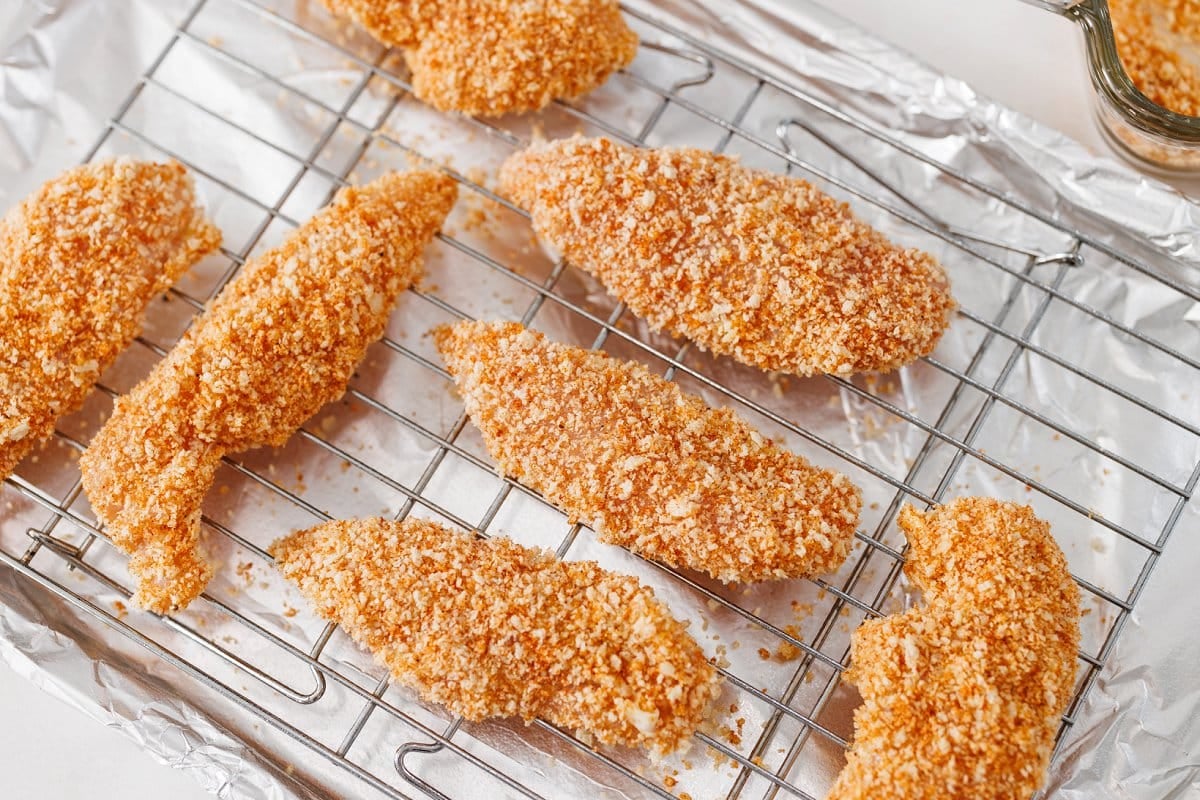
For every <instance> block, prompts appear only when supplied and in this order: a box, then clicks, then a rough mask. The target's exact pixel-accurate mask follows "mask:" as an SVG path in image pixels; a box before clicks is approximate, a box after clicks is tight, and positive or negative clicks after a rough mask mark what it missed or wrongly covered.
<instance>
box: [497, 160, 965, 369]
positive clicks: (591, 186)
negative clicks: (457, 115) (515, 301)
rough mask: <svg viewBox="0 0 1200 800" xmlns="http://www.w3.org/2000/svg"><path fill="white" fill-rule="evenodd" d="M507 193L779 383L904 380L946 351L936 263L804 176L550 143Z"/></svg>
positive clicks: (581, 251)
mask: <svg viewBox="0 0 1200 800" xmlns="http://www.w3.org/2000/svg"><path fill="white" fill-rule="evenodd" d="M500 189H501V191H502V192H504V193H505V194H507V195H508V196H509V197H510V198H512V200H513V201H514V202H516V203H517V204H518V205H520V206H522V207H524V208H525V209H527V210H528V211H529V213H530V214H531V216H532V218H533V226H534V229H535V230H536V231H537V233H538V234H539V235H541V236H542V237H544V238H545V239H547V240H548V241H549V242H550V243H552V244H553V245H554V246H555V247H557V248H558V249H559V250H561V251H562V253H563V254H564V255H565V256H566V258H567V260H568V261H570V263H571V264H573V265H575V266H577V267H579V268H581V269H584V270H587V271H588V272H590V273H591V274H593V275H594V276H596V278H598V279H599V280H600V282H601V283H603V284H604V285H605V286H606V287H607V288H608V290H609V291H610V292H612V293H613V294H614V295H615V296H616V297H617V298H619V299H620V300H622V301H624V302H625V303H626V304H628V306H629V308H631V309H632V310H633V312H634V313H635V314H637V315H638V316H640V317H643V318H645V319H646V321H647V322H649V323H650V325H651V327H653V328H654V329H655V330H667V331H670V332H671V333H672V334H675V335H679V336H684V337H687V338H689V339H691V340H693V341H694V342H696V343H697V344H699V345H701V346H702V347H704V348H706V349H708V350H710V351H712V352H713V353H716V354H718V355H727V356H731V357H733V358H735V359H737V360H738V361H741V362H742V363H745V364H749V365H751V366H756V367H760V368H762V369H765V370H768V371H773V372H786V373H793V374H796V375H813V374H816V373H836V374H841V375H845V374H849V373H854V372H864V371H871V370H889V369H895V368H897V367H900V366H902V365H904V364H907V363H909V362H910V361H912V360H914V359H915V358H917V357H919V356H922V355H926V354H928V353H930V352H931V351H932V350H933V349H934V347H935V346H936V345H937V343H938V340H939V339H940V338H941V336H942V332H943V331H944V330H945V329H946V327H947V325H949V323H950V314H951V311H952V310H953V309H954V307H955V305H954V300H953V299H952V298H951V297H950V290H949V283H948V281H947V279H946V276H945V274H944V273H943V272H942V269H941V267H940V266H939V265H938V264H937V262H936V261H935V260H934V259H933V257H932V256H930V255H928V254H926V253H923V252H921V251H919V250H911V249H910V250H906V249H902V248H900V247H897V246H896V245H894V244H892V243H891V242H889V241H888V240H887V239H885V238H884V236H883V235H882V234H880V233H879V232H878V231H876V230H874V229H873V228H871V227H870V226H869V225H867V224H865V223H863V222H861V221H860V220H858V219H857V218H856V217H855V216H854V215H853V214H852V213H851V211H850V208H849V206H847V205H846V204H845V203H839V202H837V201H836V200H834V199H833V198H831V197H828V196H826V195H824V194H822V193H821V192H820V191H818V190H817V189H816V188H815V187H813V186H812V185H811V184H809V183H807V182H805V181H803V180H800V179H799V178H791V177H787V176H783V175H776V174H773V173H768V172H759V171H755V170H750V169H747V168H745V167H742V166H741V165H740V164H738V163H737V161H736V160H735V159H732V158H729V157H726V156H720V155H714V154H713V153H710V152H708V151H707V150H697V149H692V148H665V149H661V150H643V149H636V148H632V147H625V146H622V145H619V144H616V143H614V142H612V141H610V140H608V139H585V138H581V137H575V138H572V139H564V140H559V141H553V142H545V143H539V144H535V145H533V146H532V147H530V148H529V149H527V150H525V151H523V152H520V153H517V154H515V155H513V156H512V157H510V158H509V159H508V161H506V162H505V164H504V165H503V166H502V167H501V170H500Z"/></svg>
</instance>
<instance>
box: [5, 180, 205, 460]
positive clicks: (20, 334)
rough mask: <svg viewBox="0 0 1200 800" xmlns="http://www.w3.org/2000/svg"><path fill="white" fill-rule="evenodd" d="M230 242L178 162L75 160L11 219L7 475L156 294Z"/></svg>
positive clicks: (117, 349)
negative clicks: (208, 217) (81, 162)
mask: <svg viewBox="0 0 1200 800" xmlns="http://www.w3.org/2000/svg"><path fill="white" fill-rule="evenodd" d="M220 243H221V233H220V231H218V230H217V229H216V228H215V227H214V226H213V225H211V224H209V223H208V222H207V221H206V220H205V219H204V214H203V212H202V211H201V209H200V208H199V207H198V205H197V203H196V196H195V190H194V187H193V185H192V179H191V176H190V175H188V173H187V171H186V170H185V169H184V168H183V166H182V165H181V164H178V163H175V162H170V163H166V164H156V163H152V162H147V161H137V160H134V159H131V158H118V159H114V160H108V161H101V162H97V163H94V164H87V165H84V166H80V167H75V168H74V169H70V170H67V171H66V172H64V173H63V174H61V175H59V176H58V177H56V178H53V179H51V180H50V181H48V182H47V183H45V184H43V185H42V186H41V187H40V188H39V189H37V190H36V191H34V192H33V193H32V194H30V195H29V196H28V197H27V198H25V200H23V201H22V202H21V203H19V204H18V205H16V206H15V207H13V208H12V209H10V210H9V211H8V213H7V214H5V215H4V217H3V219H0V480H3V479H4V478H7V477H8V476H9V475H10V474H11V473H12V471H13V470H14V469H15V468H16V466H17V464H18V463H19V462H20V461H21V459H22V458H24V457H25V456H26V455H27V454H28V453H29V451H30V450H32V449H33V448H34V446H35V445H36V444H37V443H38V442H40V441H42V440H44V439H46V438H48V437H49V436H50V435H51V434H52V433H53V432H54V424H55V422H56V421H57V420H58V418H59V417H61V416H63V415H64V414H68V413H70V412H72V411H74V410H76V409H78V408H79V407H80V406H81V405H82V404H83V401H84V398H85V397H86V396H87V394H88V393H89V392H90V391H91V389H92V385H93V384H94V383H95V382H96V379H97V378H99V377H100V373H102V372H103V371H104V370H105V369H107V368H108V366H109V365H110V364H112V363H113V361H114V360H116V357H117V356H118V355H119V354H120V353H121V351H123V350H124V349H125V348H126V347H128V346H129V344H130V343H131V342H132V341H133V339H134V337H135V336H137V334H138V333H139V331H140V330H141V324H142V315H143V314H144V312H145V310H146V306H147V305H148V304H149V303H150V301H151V299H152V298H153V297H154V296H155V295H157V294H158V293H159V292H162V291H163V290H164V289H166V288H167V287H169V286H170V285H171V284H173V283H174V282H175V280H176V279H177V278H178V277H179V276H180V275H182V274H183V273H184V272H185V271H186V270H187V269H188V268H189V267H191V266H192V264H194V263H196V262H197V261H199V260H200V259H201V258H202V257H203V256H205V255H206V254H207V253H210V252H212V251H213V250H215V249H216V248H217V246H218V245H219V244H220Z"/></svg>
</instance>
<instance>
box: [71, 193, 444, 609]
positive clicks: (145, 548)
mask: <svg viewBox="0 0 1200 800" xmlns="http://www.w3.org/2000/svg"><path fill="white" fill-rule="evenodd" d="M455 191H456V190H455V186H454V183H453V181H452V180H451V179H450V178H447V177H445V176H443V175H440V174H438V173H434V172H414V173H409V174H403V175H401V174H391V175H386V176H384V177H382V178H379V179H377V180H375V181H373V182H372V183H370V184H367V185H366V186H362V187H357V188H346V189H342V190H341V191H340V192H338V194H337V196H336V197H335V198H334V200H333V202H332V203H331V204H330V205H329V206H327V207H326V208H324V209H322V210H321V211H319V212H318V213H317V214H316V215H315V216H314V217H313V218H312V219H310V220H309V221H308V222H306V223H305V224H303V225H301V226H300V227H299V228H298V229H297V230H296V231H294V232H293V233H292V234H291V235H290V236H289V237H288V238H287V239H286V240H285V241H284V242H283V244H281V245H280V246H278V247H276V248H274V249H272V250H269V251H267V252H266V253H264V254H262V255H261V256H259V257H257V258H255V259H253V260H251V261H248V262H247V263H246V264H245V265H244V266H243V268H242V271H241V272H240V273H239V274H238V275H237V277H236V278H234V280H233V281H231V282H230V283H229V285H228V286H227V287H226V288H225V289H224V291H222V292H221V294H220V295H218V296H217V298H216V299H215V300H214V301H213V302H212V304H211V306H210V307H209V309H208V310H207V312H206V313H205V314H204V315H203V316H202V317H200V318H199V320H197V321H196V323H195V324H194V325H193V326H192V328H191V330H189V331H188V333H187V334H186V335H185V336H184V338H183V339H182V340H181V341H180V342H179V344H178V345H176V347H175V348H174V349H173V350H172V351H171V352H170V353H169V354H168V355H167V357H166V358H164V359H163V360H162V361H160V362H159V363H158V364H157V365H156V367H155V369H154V371H153V372H151V374H150V375H149V377H147V378H146V379H145V380H144V381H142V382H141V383H140V384H138V385H137V386H136V387H135V388H134V389H133V391H131V392H130V393H129V394H128V395H126V396H124V397H122V398H121V399H120V400H118V401H117V407H116V411H115V412H114V413H113V416H112V417H111V418H110V419H109V420H108V422H107V423H106V424H105V425H104V427H103V428H102V429H101V431H100V433H98V434H97V435H96V438H95V439H94V440H93V441H92V442H91V444H90V446H89V447H88V449H87V450H86V451H85V452H84V454H83V457H82V458H81V459H80V467H81V468H82V470H83V486H84V489H85V491H86V492H87V496H88V499H89V500H90V501H91V504H92V508H93V510H94V511H95V512H96V515H97V516H98V517H99V519H100V521H101V522H103V523H104V524H105V525H106V526H107V529H108V534H109V536H110V537H111V539H112V541H113V543H114V544H116V546H117V547H119V548H120V549H122V550H124V551H125V552H127V553H129V554H130V555H131V556H132V557H131V559H130V562H129V568H130V571H131V572H132V574H133V575H134V577H135V578H137V581H138V584H139V585H138V590H137V593H136V594H135V596H134V601H135V602H136V603H137V604H138V605H140V606H142V607H143V608H146V609H148V610H151V611H155V612H158V613H165V612H167V611H171V610H174V609H177V608H182V607H184V606H186V605H187V604H188V603H189V602H191V601H192V600H193V599H194V598H195V597H196V596H197V595H198V594H199V593H200V592H201V591H203V590H204V586H205V584H207V582H208V580H209V578H210V577H211V574H212V569H211V567H210V566H209V565H208V564H207V563H205V561H204V560H203V558H202V557H201V556H200V553H199V552H198V550H197V545H198V536H199V523H200V504H201V502H202V501H203V499H204V496H205V494H206V493H207V492H208V489H209V487H210V486H211V485H212V482H213V479H214V477H215V474H216V470H217V467H218V465H219V462H220V460H221V457H222V456H224V455H225V454H226V453H235V452H239V451H242V450H247V449H249V448H252V447H261V446H264V445H281V444H283V443H284V442H285V441H286V440H287V439H288V437H289V436H291V434H292V433H293V432H294V431H295V430H296V428H298V427H299V426H300V425H301V424H302V423H303V422H304V421H305V420H306V419H308V418H309V417H310V416H312V415H313V414H314V413H315V412H316V411H317V410H318V409H319V408H320V407H321V406H322V405H324V404H325V403H327V402H329V401H331V400H335V399H337V398H338V397H340V396H341V395H342V393H343V392H344V391H345V390H346V382H347V381H348V380H349V378H350V376H351V374H352V373H353V372H354V369H355V367H356V365H357V364H358V362H359V361H360V360H361V359H362V357H363V354H364V353H365V351H366V349H367V346H368V345H370V344H371V343H372V342H374V341H375V340H377V339H378V338H379V337H380V336H382V335H383V331H384V325H385V324H386V322H387V318H388V315H389V314H390V313H391V309H392V307H393V305H394V304H395V302H396V298H397V297H398V296H399V294H400V292H402V291H403V290H404V289H405V288H407V287H408V286H409V285H411V284H412V283H413V281H415V280H416V279H417V278H418V277H419V276H420V275H421V272H422V252H423V251H424V249H425V246H426V245H427V244H428V243H429V241H430V240H431V239H432V237H433V235H434V234H435V233H436V232H437V230H438V228H439V227H440V226H441V224H442V221H443V220H444V219H445V217H446V214H447V213H448V212H449V210H450V207H451V205H453V203H454V198H455Z"/></svg>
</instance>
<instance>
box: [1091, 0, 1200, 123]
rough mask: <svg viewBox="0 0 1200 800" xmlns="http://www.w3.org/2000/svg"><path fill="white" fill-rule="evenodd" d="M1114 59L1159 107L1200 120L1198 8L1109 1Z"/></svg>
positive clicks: (1153, 0) (1178, 2)
mask: <svg viewBox="0 0 1200 800" xmlns="http://www.w3.org/2000/svg"><path fill="white" fill-rule="evenodd" d="M1108 10H1109V15H1110V16H1111V18H1112V26H1113V37H1114V38H1115V39H1116V43H1117V54H1118V55H1119V56H1120V58H1121V65H1122V66H1123V67H1124V68H1125V72H1126V73H1127V74H1128V75H1129V79H1130V80H1132V81H1133V83H1134V85H1135V86H1137V88H1138V89H1139V90H1140V91H1141V93H1142V94H1144V95H1146V97H1148V98H1150V100H1151V101H1153V102H1155V103H1157V104H1158V105H1160V106H1162V107H1163V108H1166V109H1169V110H1171V111H1174V112H1176V113H1178V114H1184V115H1187V116H1190V117H1195V116H1200V69H1198V68H1197V59H1200V5H1198V4H1197V3H1196V2H1195V0H1109V3H1108Z"/></svg>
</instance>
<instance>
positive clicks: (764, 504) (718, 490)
mask: <svg viewBox="0 0 1200 800" xmlns="http://www.w3.org/2000/svg"><path fill="white" fill-rule="evenodd" d="M435 337H436V340H437V346H438V349H439V350H440V351H441V354H442V358H443V359H444V360H445V362H446V366H447V368H448V369H449V370H450V372H451V374H452V375H454V378H455V381H456V382H457V385H458V390H459V393H460V394H461V395H462V397H463V401H464V403H465V404H466V409H467V413H468V414H469V415H470V417H471V420H472V421H473V422H474V423H475V425H476V426H478V427H479V430H480V431H481V432H482V433H483V440H484V442H485V443H486V444H487V448H488V451H489V452H490V453H491V454H492V457H493V458H494V459H495V460H496V462H497V464H498V465H499V467H500V469H501V470H502V471H503V472H504V474H506V475H508V476H510V477H512V478H515V479H516V480H519V481H521V482H522V483H524V484H525V485H527V486H530V487H532V488H534V489H536V490H537V491H539V492H541V493H542V494H543V495H544V496H545V498H546V500H548V501H549V502H551V503H553V504H554V505H556V506H558V507H559V508H560V509H562V510H563V511H564V512H566V513H567V515H568V516H569V517H570V518H571V520H572V521H577V520H582V521H583V522H585V523H587V524H588V525H590V526H591V527H592V528H593V529H594V530H595V531H596V533H597V535H599V537H600V538H601V540H603V541H605V542H608V543H611V544H617V545H621V546H623V547H627V548H629V549H630V550H632V551H634V552H635V553H640V554H642V555H644V556H646V557H647V558H652V559H656V560H658V561H662V562H664V563H666V564H669V565H671V566H673V567H686V568H688V569H694V570H699V571H702V572H707V573H708V574H709V575H712V576H713V577H715V578H718V579H719V580H722V581H727V582H729V581H761V580H769V579H778V578H794V577H799V576H803V575H814V574H817V573H823V572H831V571H833V570H835V569H837V567H838V565H840V564H841V563H842V561H843V560H845V558H846V555H847V553H848V552H849V550H850V542H851V539H852V538H853V536H854V531H855V528H856V526H857V525H858V512H859V509H860V507H861V505H862V499H861V496H860V494H859V491H858V488H857V487H855V486H854V485H853V484H852V483H851V482H850V481H849V479H847V478H846V477H845V476H844V475H841V474H839V473H836V472H833V471H832V470H826V469H819V468H817V467H814V466H812V465H811V464H809V463H808V462H807V461H805V460H804V459H803V458H801V457H800V456H798V455H795V454H794V453H790V452H788V451H786V450H783V449H781V448H779V447H776V446H775V445H774V444H772V443H771V442H769V441H767V440H766V439H764V438H763V437H762V436H761V435H760V434H759V433H758V432H757V431H755V430H754V429H753V428H751V427H750V426H749V425H747V424H746V423H745V422H742V421H741V420H740V419H738V417H737V416H736V415H735V414H734V413H733V412H732V411H730V410H729V409H713V408H709V407H708V406H706V405H705V404H704V402H703V401H702V400H700V399H699V398H697V397H692V396H689V395H686V394H684V393H683V392H682V391H680V390H679V387H678V386H676V385H675V384H674V383H672V382H670V381H667V380H664V379H663V378H660V377H658V376H657V375H653V374H651V373H650V372H649V371H648V370H647V369H646V368H645V367H643V366H641V365H639V364H634V363H629V362H623V361H619V360H616V359H613V358H610V357H608V356H606V355H604V354H602V353H596V352H593V351H588V350H582V349H580V348H577V347H568V346H566V345H562V344H558V343H556V342H552V341H550V340H548V339H546V337H545V336H543V335H542V334H540V333H537V332H535V331H530V330H527V329H525V328H523V327H522V326H521V325H519V324H517V323H512V322H463V323H459V324H457V325H454V326H453V327H442V328H440V329H437V330H436V331H435Z"/></svg>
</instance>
